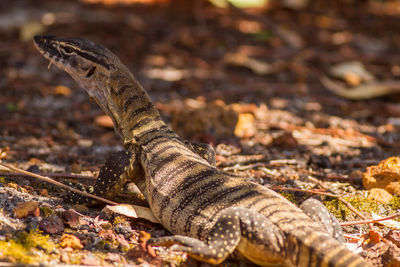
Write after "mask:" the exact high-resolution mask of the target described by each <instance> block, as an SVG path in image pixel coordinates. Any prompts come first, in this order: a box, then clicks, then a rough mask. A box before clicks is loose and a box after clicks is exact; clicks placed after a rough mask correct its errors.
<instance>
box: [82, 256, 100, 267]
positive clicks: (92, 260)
mask: <svg viewBox="0 0 400 267" xmlns="http://www.w3.org/2000/svg"><path fill="white" fill-rule="evenodd" d="M81 264H83V265H87V266H100V261H99V260H98V259H97V258H96V257H95V256H94V255H93V254H88V255H87V256H86V257H85V258H83V259H82V261H81Z"/></svg>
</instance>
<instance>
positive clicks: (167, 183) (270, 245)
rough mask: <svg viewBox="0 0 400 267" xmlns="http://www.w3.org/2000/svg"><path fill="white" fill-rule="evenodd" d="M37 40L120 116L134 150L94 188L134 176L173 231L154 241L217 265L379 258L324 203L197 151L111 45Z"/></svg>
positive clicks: (106, 192) (351, 265) (118, 158)
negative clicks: (300, 200)
mask: <svg viewBox="0 0 400 267" xmlns="http://www.w3.org/2000/svg"><path fill="white" fill-rule="evenodd" d="M34 44H35V46H36V48H37V49H38V50H39V51H40V53H41V54H42V55H43V56H44V57H46V58H47V59H48V60H49V61H50V64H54V65H56V66H57V67H59V68H60V69H62V70H64V71H66V72H67V73H68V74H69V75H70V76H71V77H72V78H73V79H74V80H75V81H76V82H77V83H78V84H79V85H80V86H81V87H83V88H84V89H85V90H86V91H87V93H88V94H89V96H90V97H91V98H93V99H94V100H95V101H96V102H97V103H98V104H99V106H100V107H101V108H102V109H103V111H104V112H105V113H106V114H108V115H109V116H110V117H111V119H112V120H113V122H114V126H115V130H116V132H117V133H118V134H119V135H120V136H121V137H122V139H123V141H124V146H125V148H126V149H127V152H121V153H118V154H116V155H113V157H112V159H110V160H109V161H108V164H107V165H105V167H103V169H102V172H101V173H100V175H99V178H98V180H97V182H96V187H97V192H96V193H97V194H100V195H103V196H112V195H114V194H115V192H117V191H118V190H120V187H121V185H122V184H123V182H125V181H126V179H131V180H132V181H134V182H135V183H136V184H137V185H138V187H139V189H140V190H141V191H142V193H143V194H144V196H145V198H146V200H147V201H148V203H149V206H150V208H151V210H152V212H153V214H154V215H155V217H156V218H157V219H158V220H159V221H160V222H161V224H162V225H163V226H164V227H165V228H166V229H167V230H169V231H170V232H171V233H173V234H174V235H173V236H167V237H161V238H156V239H150V240H149V241H148V242H149V243H150V244H152V245H163V246H172V247H171V248H172V249H174V250H179V251H184V252H187V253H188V255H189V256H191V257H193V258H195V259H197V260H200V261H204V262H208V263H211V264H219V263H221V262H223V261H224V260H225V259H226V258H227V257H228V256H229V255H230V254H232V252H233V251H234V250H236V251H238V252H239V253H240V254H241V255H242V256H244V257H245V258H247V259H249V260H250V261H252V262H254V263H256V264H258V265H262V266H334V267H356V266H357V267H365V266H371V265H369V263H368V262H366V261H365V260H364V259H362V258H361V257H360V256H358V255H356V254H354V253H352V252H350V251H349V250H347V249H346V248H345V247H344V246H343V244H342V243H341V242H340V241H338V240H337V239H335V238H334V236H336V237H337V236H338V234H337V232H335V231H334V233H333V234H332V231H331V233H328V230H327V227H326V225H329V222H331V223H330V224H331V225H332V222H333V224H335V223H336V226H333V229H335V228H337V226H338V225H337V221H336V222H335V220H332V217H333V216H332V215H329V214H328V215H327V216H325V215H324V214H326V211H327V210H326V208H325V207H324V206H323V205H322V203H321V202H318V201H308V202H307V205H305V206H306V207H307V209H306V210H308V211H312V213H311V215H316V217H318V218H319V219H318V220H314V219H311V217H310V216H308V215H306V213H305V212H303V211H302V210H301V209H299V208H298V207H296V206H295V205H294V204H292V203H290V202H289V201H288V200H286V199H285V198H284V197H282V196H281V195H280V194H278V193H276V192H274V191H272V190H269V189H268V188H266V187H265V186H262V185H259V184H256V183H253V182H250V181H248V180H246V179H244V178H241V177H237V176H235V175H233V174H230V173H227V172H224V171H221V170H219V169H218V168H216V167H215V166H213V164H212V161H213V160H212V159H211V160H207V155H206V156H204V155H203V154H201V153H197V152H198V151H199V149H194V148H193V146H192V145H190V144H189V143H188V142H186V141H185V140H183V139H181V138H180V137H179V136H177V135H176V134H175V133H174V132H173V131H172V130H170V129H169V128H168V127H167V125H166V124H165V122H164V121H163V120H162V119H161V116H160V113H159V111H158V110H157V108H156V107H155V106H154V104H153V102H152V101H151V99H150V97H149V96H148V94H147V92H146V91H145V90H144V89H143V88H142V86H141V85H140V84H139V82H138V81H137V80H136V79H135V77H134V76H133V74H131V73H130V71H129V70H128V69H127V68H126V67H125V66H124V65H123V64H122V63H121V61H120V60H119V59H118V58H117V57H116V56H115V55H114V54H113V53H112V52H110V51H109V50H108V49H107V48H105V47H103V46H101V45H98V44H95V43H93V42H91V41H88V40H84V39H79V38H58V37H52V36H36V37H35V38H34ZM200 150H201V148H200ZM201 155H203V156H201ZM307 213H308V214H309V212H307ZM324 216H325V217H324ZM328 221H329V222H328ZM331 228H332V227H331Z"/></svg>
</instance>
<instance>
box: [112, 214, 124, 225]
mask: <svg viewBox="0 0 400 267" xmlns="http://www.w3.org/2000/svg"><path fill="white" fill-rule="evenodd" d="M127 222H128V220H127V219H126V218H125V217H123V216H117V217H115V219H114V222H113V224H114V225H117V224H122V225H125V224H126V223H127Z"/></svg>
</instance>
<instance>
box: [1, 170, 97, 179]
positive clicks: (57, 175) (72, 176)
mask: <svg viewBox="0 0 400 267" xmlns="http://www.w3.org/2000/svg"><path fill="white" fill-rule="evenodd" d="M36 174H38V175H46V176H47V177H51V178H63V179H86V180H96V179H97V177H94V176H85V175H75V174H68V173H41V172H37V173H36ZM0 176H30V175H24V174H19V173H13V172H0Z"/></svg>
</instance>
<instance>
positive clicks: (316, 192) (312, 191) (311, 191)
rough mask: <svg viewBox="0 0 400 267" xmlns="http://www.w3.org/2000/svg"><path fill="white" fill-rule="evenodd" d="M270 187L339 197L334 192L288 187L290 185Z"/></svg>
mask: <svg viewBox="0 0 400 267" xmlns="http://www.w3.org/2000/svg"><path fill="white" fill-rule="evenodd" d="M269 189H272V190H284V191H285V190H286V191H296V192H304V193H310V194H315V195H322V196H328V197H337V195H335V194H332V193H327V192H320V191H315V190H307V189H300V188H288V187H283V186H272V187H269Z"/></svg>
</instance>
